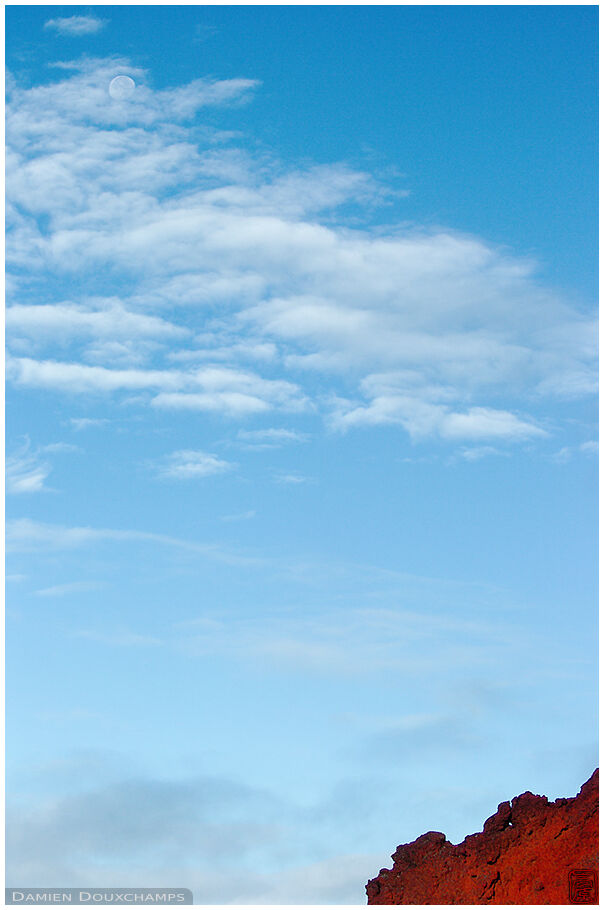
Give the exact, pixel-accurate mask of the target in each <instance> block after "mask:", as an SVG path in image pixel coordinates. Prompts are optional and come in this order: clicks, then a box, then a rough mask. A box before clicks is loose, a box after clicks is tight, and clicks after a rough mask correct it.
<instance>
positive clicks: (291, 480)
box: [275, 472, 315, 486]
mask: <svg viewBox="0 0 604 910" xmlns="http://www.w3.org/2000/svg"><path fill="white" fill-rule="evenodd" d="M275 481H276V483H285V484H293V485H294V486H298V485H299V484H304V483H314V482H315V481H314V480H313V478H311V477H307V476H306V475H305V474H299V473H293V472H292V473H287V472H283V473H281V474H276V475H275Z"/></svg>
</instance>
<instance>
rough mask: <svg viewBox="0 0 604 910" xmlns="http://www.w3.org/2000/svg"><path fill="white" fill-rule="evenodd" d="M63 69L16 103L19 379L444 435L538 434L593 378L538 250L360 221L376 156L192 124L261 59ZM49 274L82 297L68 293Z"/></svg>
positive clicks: (576, 317)
mask: <svg viewBox="0 0 604 910" xmlns="http://www.w3.org/2000/svg"><path fill="white" fill-rule="evenodd" d="M118 72H120V73H127V74H129V75H131V76H132V78H133V79H134V80H135V82H136V90H135V92H134V93H133V95H132V97H131V99H129V100H128V101H127V102H115V101H114V100H112V99H111V98H110V97H109V96H108V92H107V86H108V84H109V81H110V79H111V78H112V77H113V76H114V75H115V74H116V73H118ZM56 73H57V81H55V82H53V83H50V84H47V85H42V86H34V87H33V88H29V89H25V88H21V87H19V86H13V88H12V97H11V99H10V100H9V103H8V106H7V137H8V142H9V149H8V152H7V193H8V202H7V217H8V219H9V226H10V227H9V232H8V245H7V263H8V266H9V268H10V267H11V266H12V265H15V266H16V267H17V268H18V269H19V270H20V272H22V271H23V270H24V269H25V268H26V269H27V274H28V287H29V289H28V293H29V294H30V295H31V297H32V299H33V301H34V302H33V303H32V302H29V301H27V300H24V299H22V298H19V299H18V300H16V302H15V303H13V305H12V306H11V307H10V308H9V309H8V312H7V321H8V326H7V327H8V329H9V335H10V339H9V340H10V344H11V345H13V347H12V350H13V354H31V353H32V351H31V350H28V349H24V348H23V347H19V345H23V344H24V343H26V342H27V343H31V344H32V345H36V346H40V345H42V344H44V345H48V346H53V349H52V351H51V358H50V359H48V360H36V359H35V358H33V357H19V358H17V357H15V358H14V359H13V360H12V361H11V362H10V363H11V365H10V367H9V377H10V378H11V379H12V381H14V382H16V383H18V384H23V385H32V386H38V387H45V388H51V389H54V390H56V391H61V392H72V391H77V392H91V391H99V392H101V391H102V392H104V393H106V394H110V393H118V392H120V391H127V390H139V391H143V392H147V393H148V394H147V395H142V396H141V402H144V403H147V404H151V405H152V406H153V407H155V408H157V409H167V410H170V409H172V410H178V409H179V410H193V411H195V410H197V411H209V412H218V413H225V414H227V415H229V416H231V417H233V418H235V419H238V418H242V419H243V418H245V417H248V416H253V415H254V414H262V413H264V412H268V411H270V410H272V409H281V410H286V411H291V412H295V411H296V410H300V409H304V408H310V407H311V406H314V407H315V408H316V409H317V410H319V411H320V412H321V413H322V415H323V417H324V418H325V420H326V421H327V423H328V424H331V425H332V426H337V427H339V428H340V429H343V430H345V429H348V428H350V427H353V426H364V427H370V426H377V425H387V424H393V425H398V426H400V427H402V428H403V429H404V430H406V431H407V432H408V433H409V434H410V435H411V436H412V437H413V438H414V439H421V438H425V439H429V438H430V437H436V438H440V439H441V440H444V441H448V442H450V443H453V442H458V441H464V440H467V441H468V442H472V441H476V442H482V441H494V440H498V441H507V442H510V443H512V442H521V441H523V440H526V439H533V440H538V439H540V438H544V437H545V435H546V430H545V426H547V425H549V423H548V421H547V420H546V419H544V418H543V417H541V418H540V419H539V420H537V419H536V418H535V417H534V416H532V414H531V413H530V411H531V410H532V409H533V408H534V407H535V402H536V401H538V405H539V412H540V414H543V408H544V406H545V405H544V402H550V405H548V406H552V407H556V401H557V400H560V399H567V398H573V397H575V398H580V397H583V396H585V395H588V394H592V393H593V390H594V388H595V378H596V370H595V363H596V359H595V338H596V333H595V326H594V320H593V318H591V317H590V316H588V315H586V314H585V313H584V312H581V311H580V310H579V309H574V308H573V307H572V306H571V305H570V303H568V302H566V301H565V300H564V299H563V298H562V297H561V295H559V294H557V293H555V292H554V291H551V290H548V289H546V288H544V287H543V286H542V283H541V282H540V280H539V275H538V269H537V265H536V264H535V263H534V262H532V261H529V260H527V259H524V258H520V257H517V256H514V255H513V254H512V253H510V252H509V251H508V250H504V249H502V248H497V247H494V246H492V245H490V244H488V243H486V242H485V241H483V240H481V239H480V238H478V237H471V236H467V235H463V234H460V233H458V232H456V231H454V230H450V229H446V228H441V229H434V230H427V229H422V228H421V227H418V226H415V227H413V226H412V227H409V226H406V227H404V228H401V227H398V226H395V227H393V228H381V229H379V230H377V229H376V230H365V229H361V228H359V227H358V223H359V221H358V219H357V221H356V223H355V224H354V225H353V224H352V222H350V221H348V220H347V217H346V216H345V215H343V214H340V213H339V211H338V210H339V207H340V206H342V205H343V204H347V205H348V204H356V205H357V206H358V205H365V206H375V205H378V204H382V203H384V202H387V201H388V200H389V198H390V197H391V195H392V193H391V191H390V190H389V189H388V188H386V187H384V186H382V185H380V184H379V183H378V182H377V181H376V180H375V179H374V178H373V177H372V176H371V175H370V174H367V173H364V172H361V171H357V170H354V169H352V168H350V167H348V166H346V165H344V164H332V165H321V166H309V167H307V168H295V167H290V168H287V167H285V166H283V165H281V164H280V163H279V162H277V161H275V160H274V159H271V158H269V156H268V155H263V156H261V155H260V154H251V153H249V152H246V151H245V150H243V149H237V148H235V147H233V145H232V137H231V138H228V136H227V134H226V133H222V134H220V133H218V131H214V132H212V131H211V130H209V129H207V128H206V131H205V133H204V132H203V130H204V127H203V124H201V123H200V122H199V121H196V122H195V129H194V130H190V129H189V126H188V125H187V124H188V122H189V121H191V119H192V118H193V117H195V116H196V115H197V114H198V113H199V112H200V111H201V110H202V109H203V108H204V107H206V106H208V105H212V106H217V105H229V104H232V103H233V102H241V101H243V100H245V99H247V98H248V97H249V95H250V93H251V91H252V90H253V89H254V88H255V87H256V86H257V83H256V82H255V81H254V80H252V79H243V78H241V79H229V80H210V79H198V80H195V81H193V82H191V83H190V84H188V85H184V86H180V87H175V88H171V89H164V90H154V89H152V88H151V86H150V84H149V80H148V77H147V74H146V73H145V72H144V70H142V69H141V68H138V67H135V66H133V65H132V64H131V63H130V61H128V60H127V59H124V58H112V59H106V60H94V59H88V60H83V61H79V62H76V63H69V64H62V65H61V67H57V68H56ZM204 137H205V138H204ZM51 190H52V191H51ZM372 217H373V220H374V221H375V211H373V212H372ZM49 275H50V276H52V277H53V278H57V279H59V280H64V279H65V278H69V279H70V280H74V281H75V282H76V284H77V283H78V282H81V283H82V286H84V282H85V286H86V287H87V296H86V298H83V299H80V300H78V299H76V298H74V299H73V300H70V301H65V300H61V299H59V300H57V301H56V302H54V300H53V297H52V295H51V294H48V292H47V291H46V287H47V285H48V277H49ZM107 276H110V278H111V281H113V282H114V284H115V291H114V293H115V296H114V297H111V296H110V295H111V293H112V291H111V290H110V291H107V287H106V286H107V280H108V279H107ZM123 286H127V287H128V288H129V289H130V290H129V292H128V295H126V296H124V297H121V296H118V289H119V288H120V287H123ZM16 287H17V290H16V291H14V292H13V293H15V294H17V293H21V292H20V290H19V288H20V285H19V284H18V283H17V285H16ZM36 288H37V289H38V293H39V294H44V295H45V296H44V297H43V299H42V302H41V301H40V300H39V299H37V298H36ZM158 310H160V311H162V313H166V312H169V319H168V318H166V316H165V315H158V314H157V311H158ZM66 340H69V342H70V344H71V345H72V347H71V348H70V352H69V358H66V357H64V355H62V356H59V354H58V352H57V349H58V348H59V347H60V346H63V347H64V344H65V341H66ZM168 345H169V349H168ZM78 346H79V347H78ZM76 349H77V350H76ZM34 353H35V352H34ZM64 360H69V362H63V361H64ZM251 361H253V362H254V364H255V369H257V372H253V373H252V372H250V371H248V370H247V369H246V367H245V364H246V362H251ZM166 362H168V363H169V367H166ZM196 363H197V364H199V363H201V364H202V365H203V364H207V366H205V367H203V366H202V369H201V370H200V371H198V372H196V371H195V370H194V369H192V367H193V366H194V365H195V364H196ZM147 365H148V369H147V368H145V369H142V367H147ZM176 367H183V368H185V369H178V368H176ZM212 377H214V378H212ZM250 443H251V440H250ZM257 444H258V445H260V444H261V443H260V442H259V441H258V442H257ZM265 444H268V442H266V443H265Z"/></svg>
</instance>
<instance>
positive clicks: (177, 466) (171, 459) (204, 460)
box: [157, 449, 233, 480]
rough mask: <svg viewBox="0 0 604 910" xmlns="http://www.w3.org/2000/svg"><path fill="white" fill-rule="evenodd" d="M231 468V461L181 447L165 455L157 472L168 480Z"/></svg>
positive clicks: (219, 472)
mask: <svg viewBox="0 0 604 910" xmlns="http://www.w3.org/2000/svg"><path fill="white" fill-rule="evenodd" d="M232 468H233V465H232V464H231V462H228V461H224V460H223V459H221V458H218V456H217V455H213V454H211V453H210V452H199V451H196V450H193V449H182V450H181V451H179V452H172V454H171V455H167V456H166V458H165V459H164V462H163V464H160V465H159V466H158V467H157V473H158V475H159V476H160V477H163V478H166V479H168V480H195V479H198V478H200V477H209V476H210V475H212V474H224V473H225V471H230V470H232Z"/></svg>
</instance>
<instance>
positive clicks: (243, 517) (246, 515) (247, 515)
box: [220, 509, 256, 521]
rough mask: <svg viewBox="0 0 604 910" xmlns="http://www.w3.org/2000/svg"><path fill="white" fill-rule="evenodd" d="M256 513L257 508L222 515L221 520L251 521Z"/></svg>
mask: <svg viewBox="0 0 604 910" xmlns="http://www.w3.org/2000/svg"><path fill="white" fill-rule="evenodd" d="M255 515H256V510H255V509H248V511H247V512H237V513H236V514H235V515H221V517H220V520H221V521H249V520H250V519H251V518H254V517H255Z"/></svg>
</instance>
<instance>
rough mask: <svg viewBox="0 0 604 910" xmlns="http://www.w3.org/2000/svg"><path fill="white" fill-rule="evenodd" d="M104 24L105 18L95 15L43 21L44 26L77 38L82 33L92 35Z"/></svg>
mask: <svg viewBox="0 0 604 910" xmlns="http://www.w3.org/2000/svg"><path fill="white" fill-rule="evenodd" d="M106 24H107V20H106V19H98V18H97V17H96V16H67V17H64V18H59V19H49V20H48V21H47V22H45V23H44V28H48V29H53V30H54V31H57V32H59V33H60V34H61V35H70V36H73V37H76V38H79V37H81V36H82V35H94V34H96V32H100V31H101V29H102V28H104V27H105V25H106Z"/></svg>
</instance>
